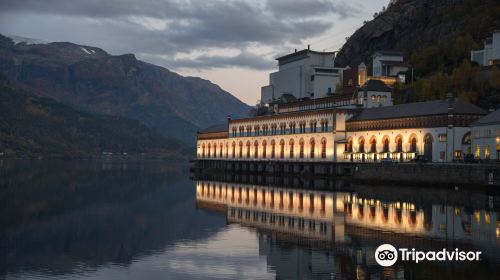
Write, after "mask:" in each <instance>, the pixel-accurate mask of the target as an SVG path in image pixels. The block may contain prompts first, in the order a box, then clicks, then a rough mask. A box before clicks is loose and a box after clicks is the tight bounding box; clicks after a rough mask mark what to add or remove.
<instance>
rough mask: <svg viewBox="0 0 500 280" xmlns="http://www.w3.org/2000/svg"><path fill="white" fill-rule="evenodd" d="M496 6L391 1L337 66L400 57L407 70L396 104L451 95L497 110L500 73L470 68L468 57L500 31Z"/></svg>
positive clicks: (489, 2)
mask: <svg viewBox="0 0 500 280" xmlns="http://www.w3.org/2000/svg"><path fill="white" fill-rule="evenodd" d="M499 15H500V1H498V0H393V1H391V4H390V5H389V7H388V8H387V9H383V10H382V12H380V13H376V14H375V15H374V19H373V20H371V21H367V22H365V24H364V25H363V26H362V27H361V28H359V29H358V30H357V31H356V32H355V33H354V34H353V35H352V36H350V37H349V39H348V40H347V42H346V43H345V44H344V46H343V47H342V48H341V50H340V52H339V53H338V55H337V58H336V63H337V64H339V65H341V66H346V65H357V64H358V63H360V62H362V61H364V62H365V63H367V65H370V64H371V63H370V60H371V55H372V54H373V53H374V52H375V51H379V50H385V51H391V50H395V51H402V52H404V54H405V60H406V61H407V62H408V63H409V64H410V65H411V70H410V71H409V73H407V75H408V77H410V76H411V77H413V79H408V83H407V84H406V85H398V86H397V87H396V89H395V95H394V97H395V102H396V103H405V102H414V101H427V100H435V99H443V98H446V96H447V94H448V93H449V92H452V93H453V94H454V95H455V96H457V97H459V98H461V99H463V100H466V101H468V102H471V103H474V104H476V105H478V106H480V107H482V108H485V109H491V108H500V67H498V66H497V67H495V66H492V67H481V66H480V65H477V64H476V63H472V62H470V51H471V50H478V49H482V48H483V47H484V44H483V41H484V40H485V39H486V38H488V37H491V34H492V32H493V31H495V30H498V29H500V16H499Z"/></svg>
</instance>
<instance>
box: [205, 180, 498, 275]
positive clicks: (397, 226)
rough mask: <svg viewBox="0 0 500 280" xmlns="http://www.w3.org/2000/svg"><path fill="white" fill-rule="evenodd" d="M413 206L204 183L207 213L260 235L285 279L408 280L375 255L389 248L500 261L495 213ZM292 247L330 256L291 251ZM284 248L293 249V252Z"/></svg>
mask: <svg viewBox="0 0 500 280" xmlns="http://www.w3.org/2000/svg"><path fill="white" fill-rule="evenodd" d="M409 201H410V199H409ZM409 201H391V200H384V201H382V200H381V199H375V198H370V197H363V196H361V195H358V194H356V193H351V192H329V191H318V190H312V189H311V190H310V189H296V188H283V187H268V186H261V185H253V184H242V183H231V182H217V181H203V180H200V181H196V202H197V205H198V206H199V207H202V208H208V209H213V210H218V211H223V212H225V214H226V217H227V222H228V223H236V224H240V225H243V226H248V227H251V228H255V229H257V230H258V232H259V248H260V252H261V254H262V255H265V256H266V257H267V260H268V265H269V266H271V267H272V268H273V269H275V270H276V273H277V276H278V277H280V276H281V277H283V278H288V277H291V278H296V277H299V278H311V277H312V276H313V275H323V276H326V275H330V276H332V277H333V276H335V275H337V276H339V275H341V274H342V273H341V272H345V271H349V274H350V275H355V277H356V278H357V279H372V278H373V277H375V278H376V279H379V278H383V279H405V269H404V267H403V266H401V265H396V266H393V267H391V268H385V269H381V268H380V267H378V266H377V265H376V263H375V260H374V259H373V252H374V250H375V249H376V247H377V246H378V245H380V244H382V243H392V244H394V245H396V246H397V247H398V246H399V247H409V248H412V247H415V248H421V249H425V248H427V249H437V248H443V247H449V246H455V247H460V248H472V247H474V248H476V249H479V250H482V251H483V256H485V258H493V259H500V256H499V254H500V253H499V252H500V220H499V216H498V212H496V211H494V210H493V207H491V209H477V210H475V209H472V208H471V207H467V206H454V205H437V204H434V203H422V205H416V204H415V203H412V202H409ZM450 241H452V244H451V245H450V243H449V242H450ZM290 242H292V243H294V244H296V243H304V244H307V246H309V245H313V246H315V247H317V248H321V249H322V250H303V249H301V248H300V247H292V246H288V247H289V248H288V247H287V246H286V244H287V243H290ZM277 246H278V247H279V246H281V247H283V246H285V248H286V249H285V252H283V250H279V249H278V248H277ZM455 247H453V248H455ZM368 275H369V276H370V278H367V277H368ZM406 278H407V277H406Z"/></svg>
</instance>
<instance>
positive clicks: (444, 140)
mask: <svg viewBox="0 0 500 280" xmlns="http://www.w3.org/2000/svg"><path fill="white" fill-rule="evenodd" d="M438 139H439V142H446V141H447V140H448V135H446V134H444V133H442V134H439V135H438Z"/></svg>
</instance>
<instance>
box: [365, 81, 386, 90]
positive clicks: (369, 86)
mask: <svg viewBox="0 0 500 280" xmlns="http://www.w3.org/2000/svg"><path fill="white" fill-rule="evenodd" d="M362 89H363V90H366V91H378V92H391V91H392V90H391V88H390V87H389V86H387V85H386V84H385V83H384V82H382V81H381V80H368V81H367V82H366V83H365V84H364V85H363V86H362Z"/></svg>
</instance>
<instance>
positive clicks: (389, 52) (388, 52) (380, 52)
mask: <svg viewBox="0 0 500 280" xmlns="http://www.w3.org/2000/svg"><path fill="white" fill-rule="evenodd" d="M376 53H379V54H381V55H401V56H404V55H405V54H404V52H399V51H376V52H374V53H373V54H376Z"/></svg>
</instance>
